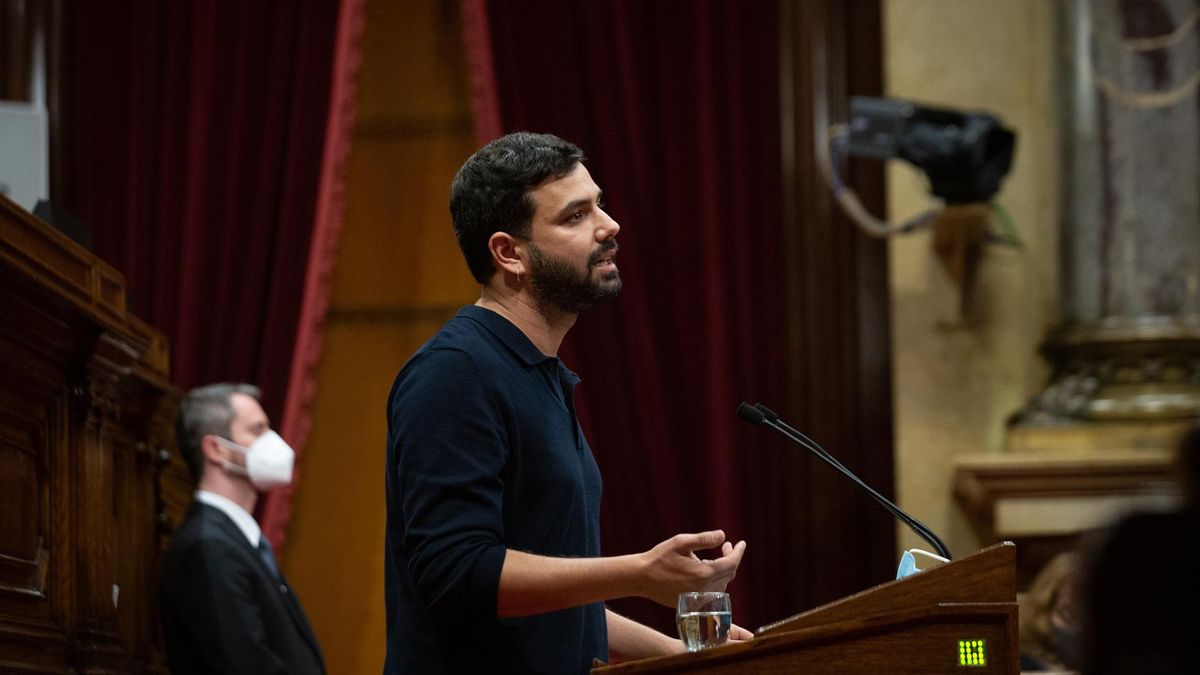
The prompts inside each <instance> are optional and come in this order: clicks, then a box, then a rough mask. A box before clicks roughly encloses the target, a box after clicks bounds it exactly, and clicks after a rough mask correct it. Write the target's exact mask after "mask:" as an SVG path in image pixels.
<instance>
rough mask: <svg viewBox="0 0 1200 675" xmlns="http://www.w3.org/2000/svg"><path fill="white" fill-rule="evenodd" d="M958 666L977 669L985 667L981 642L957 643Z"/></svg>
mask: <svg viewBox="0 0 1200 675" xmlns="http://www.w3.org/2000/svg"><path fill="white" fill-rule="evenodd" d="M958 665H960V666H966V667H973V666H974V667H978V666H986V665H987V654H986V652H985V650H984V641H983V640H959V641H958Z"/></svg>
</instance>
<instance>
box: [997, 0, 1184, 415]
mask: <svg viewBox="0 0 1200 675" xmlns="http://www.w3.org/2000/svg"><path fill="white" fill-rule="evenodd" d="M1058 7H1059V10H1058V11H1059V12H1060V16H1059V17H1058V18H1059V26H1060V28H1061V31H1062V35H1061V38H1060V40H1059V50H1060V51H1059V59H1058V67H1059V80H1058V81H1059V87H1058V90H1059V95H1060V97H1061V100H1060V111H1061V128H1062V135H1061V137H1062V148H1061V150H1062V158H1063V163H1062V166H1063V173H1062V176H1061V187H1062V192H1063V197H1064V198H1063V200H1062V203H1063V205H1064V207H1063V212H1062V216H1061V228H1062V230H1061V234H1062V236H1061V252H1060V253H1061V271H1062V289H1061V291H1062V308H1063V321H1062V324H1061V325H1060V326H1059V328H1058V329H1057V330H1055V331H1053V332H1052V333H1051V334H1050V335H1049V336H1048V338H1047V340H1046V343H1045V345H1044V350H1045V353H1046V356H1047V358H1049V359H1050V361H1051V362H1052V364H1053V365H1054V367H1055V374H1054V376H1053V378H1052V381H1051V383H1050V384H1049V386H1048V387H1047V388H1046V389H1045V391H1044V392H1043V393H1042V394H1041V395H1040V396H1038V397H1037V398H1036V399H1035V400H1034V401H1033V402H1032V403H1031V405H1030V406H1029V407H1028V408H1027V409H1026V410H1024V411H1022V412H1021V413H1020V414H1019V415H1018V418H1017V422H1018V424H1019V425H1033V426H1047V425H1049V426H1053V425H1056V424H1075V423H1078V422H1080V421H1126V422H1128V421H1139V420H1141V421H1155V420H1157V421H1167V420H1183V419H1186V418H1195V417H1197V416H1200V92H1198V87H1200V33H1198V30H1197V24H1198V23H1200V1H1198V0H1066V1H1064V2H1060V3H1058Z"/></svg>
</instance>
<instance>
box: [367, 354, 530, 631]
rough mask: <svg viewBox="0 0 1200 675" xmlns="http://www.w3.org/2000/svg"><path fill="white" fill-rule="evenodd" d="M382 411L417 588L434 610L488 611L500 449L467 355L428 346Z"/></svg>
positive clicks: (495, 558)
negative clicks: (385, 420)
mask: <svg viewBox="0 0 1200 675" xmlns="http://www.w3.org/2000/svg"><path fill="white" fill-rule="evenodd" d="M388 416H389V421H390V427H391V430H390V438H389V442H390V443H391V445H392V447H391V453H390V455H391V457H392V461H393V465H392V466H390V467H389V470H390V471H394V472H395V473H394V474H393V476H392V477H393V479H394V480H396V481H397V483H396V485H397V487H398V493H397V494H398V496H399V501H400V509H401V513H402V514H403V519H404V534H403V547H404V549H405V551H406V552H407V564H408V574H409V578H410V579H411V581H412V583H413V586H414V588H415V589H416V592H417V594H418V595H419V596H420V598H421V600H422V601H423V602H424V604H425V606H426V607H428V608H429V610H430V611H431V612H433V614H434V615H435V616H438V617H440V618H449V619H453V618H454V617H456V616H457V617H461V616H495V613H496V594H497V591H498V588H499V585H500V569H501V567H502V566H503V564H504V554H505V547H504V544H503V534H504V532H503V515H502V514H503V499H504V484H503V481H502V477H501V472H502V471H503V469H504V466H505V463H506V461H507V455H508V449H507V442H506V435H505V431H504V429H505V425H504V420H503V419H502V417H501V415H500V414H499V413H498V407H497V402H496V401H495V400H494V395H492V394H490V393H489V392H488V391H487V390H486V389H485V387H484V386H483V384H482V380H481V378H480V376H479V373H478V371H477V367H476V365H475V364H474V362H473V361H472V359H471V358H470V356H469V355H467V354H466V353H464V352H461V351H457V350H436V349H434V350H429V351H426V352H423V353H421V354H418V355H417V356H415V357H414V359H413V360H412V361H411V362H410V363H409V364H408V365H407V366H406V367H405V369H404V371H403V372H402V373H401V374H400V377H399V379H398V381H397V383H396V389H395V393H394V395H393V396H392V400H391V401H390V402H389V406H388Z"/></svg>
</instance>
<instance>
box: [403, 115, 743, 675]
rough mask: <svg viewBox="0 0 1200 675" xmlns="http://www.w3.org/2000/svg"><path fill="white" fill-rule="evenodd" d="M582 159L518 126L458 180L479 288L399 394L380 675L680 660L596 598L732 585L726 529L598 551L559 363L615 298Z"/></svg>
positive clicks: (608, 242)
mask: <svg viewBox="0 0 1200 675" xmlns="http://www.w3.org/2000/svg"><path fill="white" fill-rule="evenodd" d="M583 159H584V158H583V153H582V152H581V151H580V149H579V148H577V147H576V146H574V145H572V144H571V143H568V142H566V141H564V140H562V139H560V138H557V137H555V136H550V135H542V134H530V133H516V134H510V135H508V136H505V137H503V138H500V139H497V140H495V141H493V142H491V143H489V144H488V145H487V146H485V147H483V148H482V149H480V150H479V151H478V152H476V153H475V154H474V155H472V156H471V158H470V159H468V160H467V162H466V163H465V164H464V165H463V166H462V168H461V169H460V170H459V172H458V175H457V176H456V177H455V179H454V184H453V186H452V188H451V196H450V211H451V216H452V218H453V222H454V230H455V234H456V236H457V238H458V243H459V247H460V248H461V249H462V252H463V256H464V257H465V258H466V262H467V266H468V267H469V268H470V271H471V274H472V275H473V276H474V277H475V279H476V280H477V281H478V282H479V283H480V286H481V291H480V297H479V300H478V301H477V302H476V303H475V304H474V305H472V306H469V307H465V308H463V309H462V310H461V311H459V313H458V314H457V315H456V316H455V317H454V318H453V319H451V320H450V321H449V322H448V323H447V324H446V325H445V326H444V327H443V328H442V329H441V331H439V332H438V333H437V335H435V336H434V337H433V338H432V339H431V340H430V341H429V342H427V343H425V345H424V346H422V347H421V348H420V349H419V350H418V351H417V353H416V354H415V355H413V357H412V358H411V359H410V360H409V361H408V363H406V364H405V366H404V368H403V369H402V370H401V371H400V373H399V375H397V377H396V381H395V384H394V385H393V387H392V392H391V395H390V396H389V398H388V457H387V467H388V471H387V501H388V505H387V506H388V511H387V514H388V515H387V518H388V522H387V542H386V553H385V555H386V570H385V574H386V601H387V620H388V652H387V662H386V665H385V667H384V670H385V672H387V673H408V672H413V673H418V672H419V673H449V672H520V673H534V672H536V673H584V672H587V671H588V670H589V669H590V668H591V666H592V661H593V659H602V660H607V659H608V657H609V648H610V646H611V649H612V651H613V652H616V653H618V654H621V655H623V656H626V657H631V658H639V657H644V656H652V655H658V654H667V653H672V652H677V651H682V649H683V647H682V644H681V643H680V642H679V641H678V640H676V639H674V638H672V637H668V636H666V635H663V634H662V633H659V632H657V631H654V630H651V629H650V628H648V627H646V626H643V625H641V624H638V623H635V622H633V621H631V620H629V619H626V618H624V617H621V616H619V615H617V614H615V613H613V612H611V611H609V610H608V609H606V608H605V606H604V601H605V600H607V599H612V598H618V597H625V596H635V595H636V596H641V597H646V598H650V599H652V600H655V601H657V602H659V603H661V604H664V605H667V606H672V607H673V606H674V604H675V601H676V598H677V596H678V594H679V593H680V592H683V591H695V590H724V588H725V586H726V585H727V584H728V583H729V581H730V580H731V579H732V578H733V576H734V574H735V573H736V571H737V567H738V564H739V563H740V562H741V559H742V554H743V552H744V550H745V542H739V543H738V544H737V545H736V546H735V545H733V544H732V543H730V542H727V541H725V536H724V533H723V532H721V531H719V530H716V531H710V532H703V533H699V534H679V535H676V536H674V537H671V538H670V539H667V540H666V541H664V542H662V543H660V544H658V545H657V546H655V547H654V548H652V549H651V550H649V551H645V552H643V553H639V554H635V555H624V556H616V557H600V530H599V525H600V522H599V521H600V494H601V480H600V473H599V470H598V468H597V466H596V462H595V459H594V458H593V456H592V452H591V449H590V447H589V446H588V442H587V439H586V438H584V435H583V431H582V430H581V429H580V427H579V423H578V421H577V420H576V416H575V409H574V402H573V398H572V392H573V390H574V387H575V385H576V384H577V383H578V382H579V379H578V377H576V376H575V374H574V373H573V372H571V371H570V370H569V369H567V367H566V366H564V365H563V363H562V362H561V361H559V359H558V357H557V353H558V349H559V345H560V344H561V343H562V340H563V337H564V336H565V335H566V333H567V331H568V330H569V329H570V328H571V326H572V325H573V324H574V323H575V319H576V318H577V317H578V316H579V314H580V313H581V312H582V311H584V310H585V309H587V308H589V307H591V306H593V305H595V304H597V303H599V302H602V301H604V300H608V299H611V298H613V297H615V296H616V295H617V293H618V292H620V290H621V277H620V274H619V272H618V270H617V264H616V256H617V240H616V236H617V233H618V232H619V231H620V229H621V228H620V226H619V225H618V224H617V222H616V221H615V220H613V219H612V218H610V217H609V215H608V214H607V213H605V211H604V209H603V202H602V199H601V191H600V188H599V187H597V186H596V183H595V182H594V181H593V180H592V177H591V175H590V174H589V173H588V170H587V169H586V168H585V167H584V165H583V163H582V162H583ZM717 547H720V555H719V556H718V557H717V558H715V559H712V560H701V559H700V558H699V557H697V556H696V555H695V554H694V551H702V550H705V549H712V548H717ZM737 630H738V631H740V633H739V634H735V635H733V637H734V638H735V639H736V638H737V637H748V634H747V633H745V631H742V630H741V629H737Z"/></svg>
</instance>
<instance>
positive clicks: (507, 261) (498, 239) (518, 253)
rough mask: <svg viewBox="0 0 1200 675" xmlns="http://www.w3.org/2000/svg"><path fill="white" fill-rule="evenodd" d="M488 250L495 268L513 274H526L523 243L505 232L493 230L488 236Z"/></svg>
mask: <svg viewBox="0 0 1200 675" xmlns="http://www.w3.org/2000/svg"><path fill="white" fill-rule="evenodd" d="M488 252H490V253H491V254H492V262H493V263H494V264H495V265H496V270H497V271H500V272H505V273H508V274H511V275H513V276H527V275H528V273H529V271H528V270H527V269H526V268H525V259H524V258H525V243H524V242H523V241H521V240H520V239H518V238H516V237H514V236H512V235H511V234H507V233H505V232H493V233H492V236H491V237H488Z"/></svg>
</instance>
